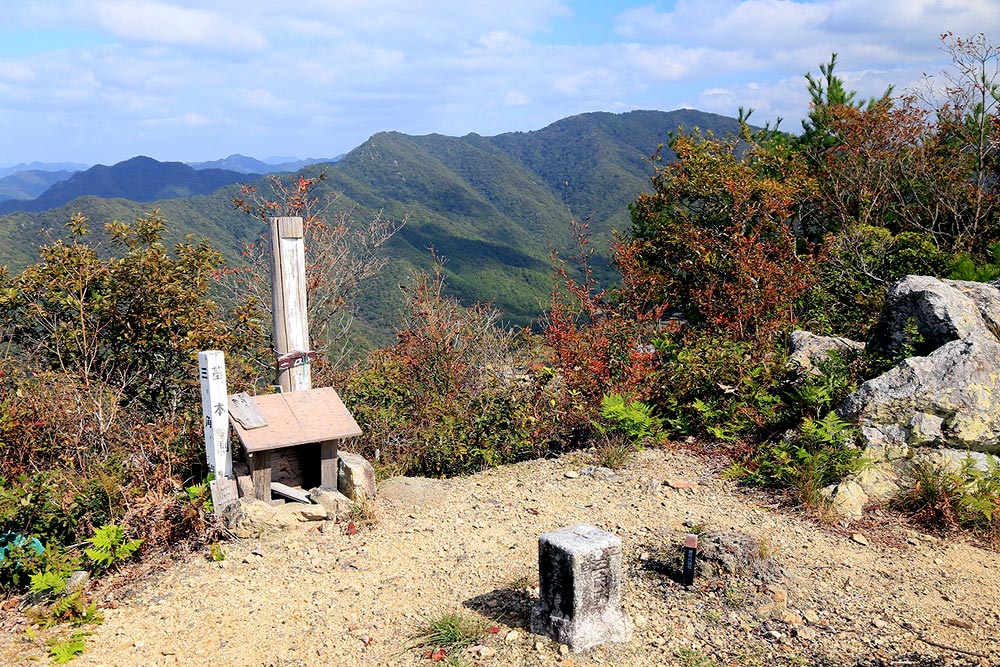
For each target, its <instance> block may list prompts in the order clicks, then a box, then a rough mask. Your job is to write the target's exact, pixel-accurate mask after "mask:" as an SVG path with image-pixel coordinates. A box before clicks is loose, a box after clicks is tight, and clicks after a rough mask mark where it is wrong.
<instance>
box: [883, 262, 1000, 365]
mask: <svg viewBox="0 0 1000 667" xmlns="http://www.w3.org/2000/svg"><path fill="white" fill-rule="evenodd" d="M980 304H981V305H980ZM984 312H987V313H990V314H991V319H993V317H994V316H995V315H998V314H1000V292H998V290H997V289H996V288H994V287H991V286H990V285H987V284H984V283H968V282H961V281H944V280H938V279H937V278H932V277H930V276H906V277H905V278H903V279H902V280H900V281H899V282H897V283H896V284H895V285H893V286H892V287H890V288H889V291H888V292H887V293H886V295H885V307H884V308H883V309H882V315H881V317H880V318H879V322H878V324H877V325H876V326H875V331H874V335H873V336H872V340H871V342H870V343H869V344H868V349H869V351H874V352H877V353H881V354H884V355H887V356H894V355H896V354H898V353H899V352H900V351H902V350H903V349H904V348H905V346H906V345H907V344H908V343H912V342H913V341H910V340H909V333H910V332H909V329H910V326H909V325H910V323H912V324H913V326H915V327H916V331H917V333H919V334H920V337H921V338H922V339H923V340H922V341H921V342H920V343H918V344H917V345H916V349H915V352H916V353H917V354H927V353H928V352H931V351H933V350H936V349H937V348H939V347H941V346H942V345H944V344H945V343H949V342H951V341H953V340H963V339H967V338H984V337H987V338H995V337H994V336H993V334H992V332H991V331H990V329H989V327H987V324H986V320H985V319H984V318H983V313H984ZM994 321H995V320H994Z"/></svg>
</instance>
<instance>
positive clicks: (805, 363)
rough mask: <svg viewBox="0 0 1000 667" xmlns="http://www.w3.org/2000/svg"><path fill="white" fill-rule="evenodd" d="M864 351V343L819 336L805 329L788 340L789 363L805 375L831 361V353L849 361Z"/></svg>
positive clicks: (793, 334)
mask: <svg viewBox="0 0 1000 667" xmlns="http://www.w3.org/2000/svg"><path fill="white" fill-rule="evenodd" d="M864 350H865V344H864V343H859V342H857V341H853V340H851V339H849V338H840V337H836V336H817V335H816V334H814V333H810V332H808V331H805V330H803V329H796V330H795V331H793V332H792V335H791V336H790V337H789V339H788V361H789V362H791V363H792V364H794V365H795V366H796V367H797V368H798V369H799V370H800V371H801V372H803V373H813V372H815V371H816V370H817V369H818V367H819V365H820V364H822V363H823V362H825V361H828V360H829V359H830V355H831V353H834V352H835V353H837V354H838V355H840V356H841V357H842V358H844V359H849V358H851V357H853V356H856V355H859V354H861V353H862V352H864Z"/></svg>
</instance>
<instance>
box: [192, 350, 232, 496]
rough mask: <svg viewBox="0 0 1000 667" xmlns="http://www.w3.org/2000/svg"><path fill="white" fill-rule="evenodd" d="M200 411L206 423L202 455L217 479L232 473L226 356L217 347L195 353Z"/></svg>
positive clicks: (229, 475) (227, 476) (230, 475)
mask: <svg viewBox="0 0 1000 667" xmlns="http://www.w3.org/2000/svg"><path fill="white" fill-rule="evenodd" d="M198 371H199V373H198V374H199V377H200V378H201V410H202V418H203V420H204V425H205V455H206V458H207V459H208V467H209V468H210V469H211V471H212V472H214V473H215V477H216V479H221V478H230V477H232V476H233V455H232V451H231V450H230V447H229V396H228V395H227V393H226V358H225V355H223V354H222V352H221V351H220V350H206V351H204V352H199V353H198Z"/></svg>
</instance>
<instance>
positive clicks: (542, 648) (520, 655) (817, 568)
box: [0, 450, 1000, 667]
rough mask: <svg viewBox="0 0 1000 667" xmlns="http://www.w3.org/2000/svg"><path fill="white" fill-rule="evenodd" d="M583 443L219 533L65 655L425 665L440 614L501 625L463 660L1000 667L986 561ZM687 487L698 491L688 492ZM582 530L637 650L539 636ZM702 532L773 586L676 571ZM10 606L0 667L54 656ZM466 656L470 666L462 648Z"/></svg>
mask: <svg viewBox="0 0 1000 667" xmlns="http://www.w3.org/2000/svg"><path fill="white" fill-rule="evenodd" d="M587 464H588V461H587V459H586V453H577V454H572V455H567V456H564V457H562V458H559V459H554V460H542V461H532V462H528V463H522V464H518V465H513V466H507V467H504V468H500V469H495V470H490V471H487V472H483V473H481V474H478V475H474V476H471V477H467V478H461V479H453V480H428V479H412V478H397V479H393V480H388V481H386V482H384V483H383V484H382V485H381V486H380V489H379V498H378V502H377V507H378V514H379V520H378V522H377V523H376V524H375V525H374V526H370V527H364V526H362V527H361V528H360V530H359V531H358V532H357V533H356V534H353V535H348V534H345V531H344V524H333V523H330V522H326V523H321V524H320V523H307V524H302V527H301V528H296V529H292V530H289V531H285V532H282V533H274V534H270V535H265V536H262V537H261V538H260V539H252V540H243V541H234V542H228V543H225V544H224V546H223V548H224V551H225V553H226V560H225V561H222V562H212V561H210V560H209V558H208V557H207V554H206V553H197V554H191V555H189V556H188V557H186V558H184V559H182V560H179V561H177V562H173V563H170V564H169V565H165V566H163V567H162V568H161V569H160V570H159V571H157V572H154V573H152V574H149V575H147V576H143V577H139V576H137V575H136V573H135V572H134V571H132V572H127V573H124V574H123V575H121V576H120V577H119V578H118V580H117V581H112V582H110V583H106V584H105V585H104V587H103V589H102V590H98V591H95V592H94V595H95V598H96V599H98V600H100V601H101V606H102V608H103V609H104V615H105V621H104V623H103V624H102V625H99V626H95V627H93V628H89V630H90V631H91V632H92V634H91V635H90V636H89V637H88V638H87V640H86V641H87V648H86V651H85V652H84V654H83V655H82V656H81V657H79V658H77V659H76V660H74V661H73V663H71V664H74V665H80V666H81V667H82V666H84V665H87V666H96V665H107V666H110V665H143V666H150V667H152V666H158V665H208V664H212V665H234V666H237V665H238V666H243V665H246V666H253V667H270V666H274V667H277V666H279V665H280V666H283V667H290V666H300V665H310V666H311V665H332V666H340V665H343V666H348V665H404V666H405V665H431V664H433V663H432V662H431V661H430V660H429V659H426V658H424V657H423V655H424V653H425V651H426V649H423V648H418V647H414V644H415V643H416V642H415V639H414V638H415V637H416V636H417V635H418V634H419V633H420V630H421V628H422V627H424V626H425V625H426V623H427V621H428V619H431V618H434V617H437V616H440V615H442V614H444V613H446V612H454V611H459V612H462V613H465V614H468V615H470V616H474V617H481V618H482V619H483V620H484V621H485V622H486V623H487V624H488V625H492V626H495V627H494V628H493V630H495V632H494V633H486V634H485V635H484V637H483V640H482V642H481V645H482V646H483V647H485V648H480V649H479V651H478V652H477V653H468V652H463V653H462V654H461V655H460V656H452V661H453V662H452V663H446V662H442V663H441V664H463V665H470V666H471V665H484V666H489V665H495V666H501V665H531V666H536V665H562V666H563V667H571V666H573V665H576V666H580V667H582V666H585V665H685V666H692V667H709V666H711V665H715V666H716V667H724V666H727V665H747V666H753V665H761V666H765V665H766V666H768V667H772V666H776V665H789V666H791V665H817V666H821V665H822V666H825V665H858V666H861V665H863V666H865V667H876V666H883V665H900V666H902V665H994V664H995V665H1000V657H994V656H998V654H1000V605H998V604H997V597H998V594H1000V568H998V567H997V566H996V563H995V556H996V554H995V552H993V551H989V550H985V549H982V548H979V547H977V546H975V545H973V544H970V543H969V542H968V541H967V540H965V539H961V538H955V539H942V538H938V537H934V536H930V535H926V534H922V533H919V532H916V531H913V530H910V529H908V528H907V527H905V526H902V525H900V524H898V523H897V522H896V521H895V520H894V519H892V518H891V517H889V516H880V515H878V514H876V515H875V517H874V518H873V519H871V520H867V521H866V522H865V523H863V524H855V525H850V526H847V525H839V524H834V525H826V526H824V525H821V524H819V523H817V522H816V521H814V520H812V519H810V518H809V517H807V516H806V515H804V514H802V513H799V512H797V511H794V510H789V509H785V508H782V507H779V506H778V505H776V504H775V503H774V500H773V499H772V498H770V497H769V496H766V495H762V494H756V493H748V492H746V491H743V490H741V489H738V488H737V487H736V486H735V485H734V484H733V483H732V482H729V481H726V480H723V479H721V478H720V477H719V475H718V474H717V473H718V471H713V470H709V469H708V468H707V464H706V463H705V462H704V461H703V460H701V459H698V458H696V457H694V456H692V455H689V454H687V453H684V452H677V451H663V450H655V451H645V452H640V453H638V454H637V455H636V456H635V457H634V458H633V460H632V461H631V463H630V464H629V465H628V466H627V467H626V468H625V469H623V470H620V471H618V472H617V473H616V474H613V475H607V474H601V473H602V471H601V470H598V471H596V473H595V472H592V471H591V469H590V468H587ZM684 487H691V488H684ZM576 523H591V524H594V525H596V526H599V527H601V528H604V529H605V530H608V531H611V532H612V533H614V534H616V535H618V536H619V537H621V539H622V541H623V545H624V561H625V564H624V567H625V586H624V595H623V603H624V606H625V609H626V611H627V612H628V614H629V615H630V616H631V618H632V620H633V622H634V625H635V630H634V636H633V639H632V641H631V642H629V643H627V644H607V645H604V646H601V647H598V648H595V649H592V650H590V651H588V652H585V653H578V654H577V653H569V652H568V651H567V649H566V648H565V647H562V646H560V645H559V644H556V643H555V642H552V641H550V640H548V639H546V638H543V637H540V636H538V635H533V634H531V633H530V631H529V630H528V619H529V614H530V609H531V605H532V604H533V602H534V600H535V599H537V588H536V587H537V539H538V536H539V535H540V534H541V533H544V532H548V531H552V530H555V529H558V528H562V527H565V526H569V525H573V524H576ZM692 530H699V531H700V530H716V531H733V532H737V533H741V534H745V535H748V536H750V537H753V538H756V539H757V540H758V541H759V542H760V543H761V545H762V547H761V549H760V551H761V552H763V553H764V555H765V556H766V557H767V558H769V559H770V560H772V561H773V562H774V563H775V564H776V565H777V566H778V568H777V569H775V570H774V571H775V572H776V573H777V574H776V575H772V576H770V578H769V579H765V580H762V579H759V578H755V577H754V576H753V575H751V574H748V573H735V574H729V573H726V572H722V571H720V572H716V573H709V572H708V571H707V570H706V571H705V572H704V573H702V575H701V576H699V577H698V578H697V579H696V581H695V585H694V586H692V587H690V588H685V587H683V586H681V585H679V584H678V583H676V581H675V580H674V577H675V569H676V567H678V566H679V564H680V551H679V547H680V545H681V544H682V542H683V539H684V535H685V533H688V532H691V531H692ZM12 614H13V612H11V611H9V610H8V611H7V612H6V613H5V617H4V618H5V620H6V625H5V626H4V627H6V629H8V630H9V631H8V632H6V633H5V634H4V636H3V638H2V639H0V663H2V664H11V665H16V664H29V663H32V662H35V663H36V664H44V663H45V662H47V659H46V658H45V651H44V643H43V640H42V639H40V638H37V637H36V638H35V639H32V638H30V637H28V636H27V635H26V634H25V633H24V631H23V627H18V626H17V624H16V622H14V621H11V620H10V619H11V617H12ZM456 657H458V658H460V659H456Z"/></svg>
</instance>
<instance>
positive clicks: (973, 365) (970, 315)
mask: <svg viewBox="0 0 1000 667" xmlns="http://www.w3.org/2000/svg"><path fill="white" fill-rule="evenodd" d="M998 324H1000V290H998V289H997V288H996V287H993V286H992V285H987V284H984V283H972V282H963V281H945V280H938V279H936V278H930V277H927V276H907V277H906V278H904V279H903V280H901V281H899V282H898V283H897V284H896V285H894V286H893V287H892V288H891V289H890V290H889V292H888V293H887V295H886V305H885V309H884V310H883V312H882V317H881V319H880V320H879V323H878V326H877V328H876V331H875V336H874V337H873V340H872V342H871V344H870V349H872V350H877V351H879V352H882V353H884V354H890V355H891V354H898V353H899V352H900V351H902V350H903V349H906V346H907V345H911V346H913V347H914V348H915V349H917V350H921V349H922V350H924V354H925V356H914V357H910V358H908V359H904V360H903V361H902V362H900V363H899V364H898V365H896V366H895V367H894V368H892V369H890V370H889V371H888V372H886V373H884V374H883V375H880V376H878V377H876V378H874V379H872V380H869V381H868V382H866V383H864V384H863V385H862V386H861V387H860V388H859V389H858V390H857V391H856V392H854V393H853V394H851V395H850V396H849V397H848V398H847V400H846V401H845V402H844V404H843V405H842V406H840V408H839V409H838V413H839V414H840V416H841V417H843V418H844V419H846V420H848V421H851V422H854V423H856V424H858V426H860V427H861V432H862V437H863V439H864V442H865V445H866V446H867V448H868V450H869V454H870V455H872V456H873V457H874V458H878V459H896V458H902V457H905V456H908V455H910V454H911V453H912V452H911V448H913V447H927V446H933V447H945V448H952V449H957V450H961V451H975V452H997V451H1000V340H998V338H997V336H996V334H995V333H994V332H996V331H1000V327H998ZM914 329H915V330H916V331H917V332H918V333H919V339H918V340H917V341H916V342H914V341H912V340H908V337H909V336H910V334H912V333H913V331H914Z"/></svg>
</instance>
